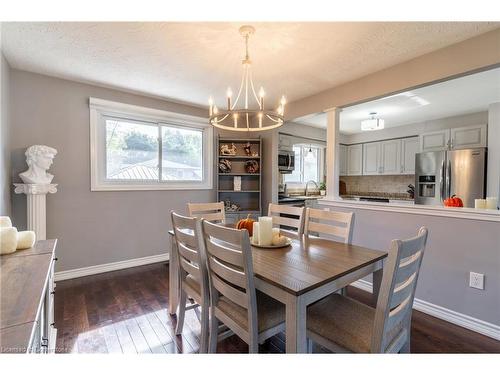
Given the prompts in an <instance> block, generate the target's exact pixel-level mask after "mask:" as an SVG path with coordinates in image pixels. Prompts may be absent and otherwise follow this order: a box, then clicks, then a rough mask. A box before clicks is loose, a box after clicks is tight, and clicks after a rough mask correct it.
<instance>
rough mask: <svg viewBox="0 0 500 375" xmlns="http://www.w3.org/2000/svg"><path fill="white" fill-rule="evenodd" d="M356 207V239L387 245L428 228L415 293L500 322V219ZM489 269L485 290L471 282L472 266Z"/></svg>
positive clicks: (375, 246) (377, 246)
mask: <svg viewBox="0 0 500 375" xmlns="http://www.w3.org/2000/svg"><path fill="white" fill-rule="evenodd" d="M333 209H334V210H339V211H350V212H354V227H353V228H354V230H353V240H352V241H353V243H354V244H356V245H360V246H366V247H369V248H373V249H381V250H382V249H388V248H389V245H390V242H391V240H392V239H394V238H408V237H412V236H414V235H415V234H416V232H417V230H418V228H420V227H421V226H426V227H427V228H428V229H429V238H428V243H427V248H426V251H425V255H424V260H423V263H422V269H421V274H420V276H419V280H418V286H417V292H416V298H419V299H421V300H424V301H426V302H430V303H433V304H436V305H438V306H442V307H445V308H448V309H450V310H453V311H457V312H460V313H462V314H466V315H469V316H472V317H474V318H477V319H481V320H484V321H487V322H490V323H493V324H496V325H500V230H499V229H500V224H499V223H498V222H486V221H476V220H469V219H457V218H448V217H446V218H445V217H438V216H427V215H416V214H406V213H396V212H384V211H370V210H366V209H357V208H356V209H351V208H349V209H346V208H341V207H334V208H333ZM470 271H474V272H479V273H483V274H485V290H478V289H472V288H470V287H469V272H470Z"/></svg>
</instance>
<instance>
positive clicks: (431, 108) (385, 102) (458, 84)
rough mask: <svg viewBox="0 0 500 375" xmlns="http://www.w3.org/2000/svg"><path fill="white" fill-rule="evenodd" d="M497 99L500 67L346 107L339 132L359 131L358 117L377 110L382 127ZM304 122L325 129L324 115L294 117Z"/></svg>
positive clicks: (475, 107) (467, 110)
mask: <svg viewBox="0 0 500 375" xmlns="http://www.w3.org/2000/svg"><path fill="white" fill-rule="evenodd" d="M495 102H500V68H497V69H492V70H488V71H485V72H481V73H476V74H472V75H468V76H465V77H461V78H457V79H453V80H450V81H446V82H442V83H438V84H435V85H430V86H426V87H422V88H419V89H416V90H411V91H406V92H403V93H400V94H397V95H392V96H387V97H384V98H381V99H377V100H373V101H370V102H366V103H362V104H358V105H355V106H351V107H347V108H344V109H343V110H342V112H340V132H341V133H343V134H354V133H360V132H361V120H364V119H367V118H369V117H370V115H369V114H370V113H371V112H377V116H376V117H380V118H382V119H384V120H385V127H386V128H391V127H395V126H403V125H409V124H414V123H418V122H423V121H429V120H434V119H439V118H444V117H451V116H458V115H463V114H467V113H474V112H480V111H485V110H487V108H488V105H489V104H491V103H495ZM294 122H299V123H302V124H305V125H310V126H315V127H320V128H326V114H324V113H320V114H313V115H309V116H304V117H301V118H298V119H296V120H295V121H294Z"/></svg>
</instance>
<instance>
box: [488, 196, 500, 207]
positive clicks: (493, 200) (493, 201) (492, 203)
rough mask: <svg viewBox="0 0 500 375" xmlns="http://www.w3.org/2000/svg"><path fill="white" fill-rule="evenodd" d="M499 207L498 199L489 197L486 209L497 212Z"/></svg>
mask: <svg viewBox="0 0 500 375" xmlns="http://www.w3.org/2000/svg"><path fill="white" fill-rule="evenodd" d="M497 205H498V199H497V197H487V198H486V208H487V209H488V210H496V209H497Z"/></svg>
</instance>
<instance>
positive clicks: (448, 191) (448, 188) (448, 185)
mask: <svg viewBox="0 0 500 375" xmlns="http://www.w3.org/2000/svg"><path fill="white" fill-rule="evenodd" d="M446 194H447V198H449V197H451V161H450V160H448V167H447V168H446Z"/></svg>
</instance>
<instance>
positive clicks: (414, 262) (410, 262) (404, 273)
mask: <svg viewBox="0 0 500 375" xmlns="http://www.w3.org/2000/svg"><path fill="white" fill-rule="evenodd" d="M421 256H422V252H420V251H419V252H418V253H416V254H415V255H414V256H411V257H408V258H406V259H403V260H402V261H401V262H400V264H399V268H398V272H397V275H396V280H395V284H396V285H398V284H401V283H404V282H405V281H406V280H408V279H409V278H410V277H411V276H412V275H413V274H414V273H415V272H417V271H418V268H419V267H420V264H419V262H418V260H419V258H420V257H421Z"/></svg>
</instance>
